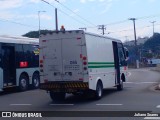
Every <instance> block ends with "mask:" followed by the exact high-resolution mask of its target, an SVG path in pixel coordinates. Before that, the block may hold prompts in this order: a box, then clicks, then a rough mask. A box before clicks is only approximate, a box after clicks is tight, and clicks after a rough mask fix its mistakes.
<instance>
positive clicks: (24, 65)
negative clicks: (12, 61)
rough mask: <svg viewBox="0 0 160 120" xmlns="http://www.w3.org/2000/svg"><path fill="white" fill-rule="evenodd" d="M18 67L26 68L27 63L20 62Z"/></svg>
mask: <svg viewBox="0 0 160 120" xmlns="http://www.w3.org/2000/svg"><path fill="white" fill-rule="evenodd" d="M19 66H20V67H21V68H23V67H28V62H26V61H25V62H20V63H19Z"/></svg>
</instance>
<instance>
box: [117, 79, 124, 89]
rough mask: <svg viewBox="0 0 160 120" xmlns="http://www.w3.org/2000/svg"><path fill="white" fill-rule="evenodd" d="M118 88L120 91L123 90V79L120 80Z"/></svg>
mask: <svg viewBox="0 0 160 120" xmlns="http://www.w3.org/2000/svg"><path fill="white" fill-rule="evenodd" d="M117 90H118V91H121V90H123V81H122V80H121V81H120V84H119V85H117Z"/></svg>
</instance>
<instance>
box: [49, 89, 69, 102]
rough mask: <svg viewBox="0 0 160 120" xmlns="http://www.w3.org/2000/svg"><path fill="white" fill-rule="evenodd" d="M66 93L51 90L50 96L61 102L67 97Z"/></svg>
mask: <svg viewBox="0 0 160 120" xmlns="http://www.w3.org/2000/svg"><path fill="white" fill-rule="evenodd" d="M65 96H66V93H65V92H52V91H50V97H51V99H52V100H53V101H55V102H58V101H59V102H60V101H63V100H64V99H65Z"/></svg>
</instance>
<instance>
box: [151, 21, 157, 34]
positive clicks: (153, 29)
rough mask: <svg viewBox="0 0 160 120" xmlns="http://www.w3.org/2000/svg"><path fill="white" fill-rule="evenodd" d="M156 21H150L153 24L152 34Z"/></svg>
mask: <svg viewBox="0 0 160 120" xmlns="http://www.w3.org/2000/svg"><path fill="white" fill-rule="evenodd" d="M155 22H156V21H152V22H151V23H152V24H153V35H154V23H155Z"/></svg>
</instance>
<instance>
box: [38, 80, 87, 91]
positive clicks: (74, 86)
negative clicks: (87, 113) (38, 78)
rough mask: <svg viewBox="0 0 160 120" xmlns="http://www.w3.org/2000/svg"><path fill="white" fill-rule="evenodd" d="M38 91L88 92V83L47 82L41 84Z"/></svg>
mask: <svg viewBox="0 0 160 120" xmlns="http://www.w3.org/2000/svg"><path fill="white" fill-rule="evenodd" d="M40 89H43V90H47V91H53V92H78V91H83V90H88V89H89V85H88V82H47V83H41V84H40Z"/></svg>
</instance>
